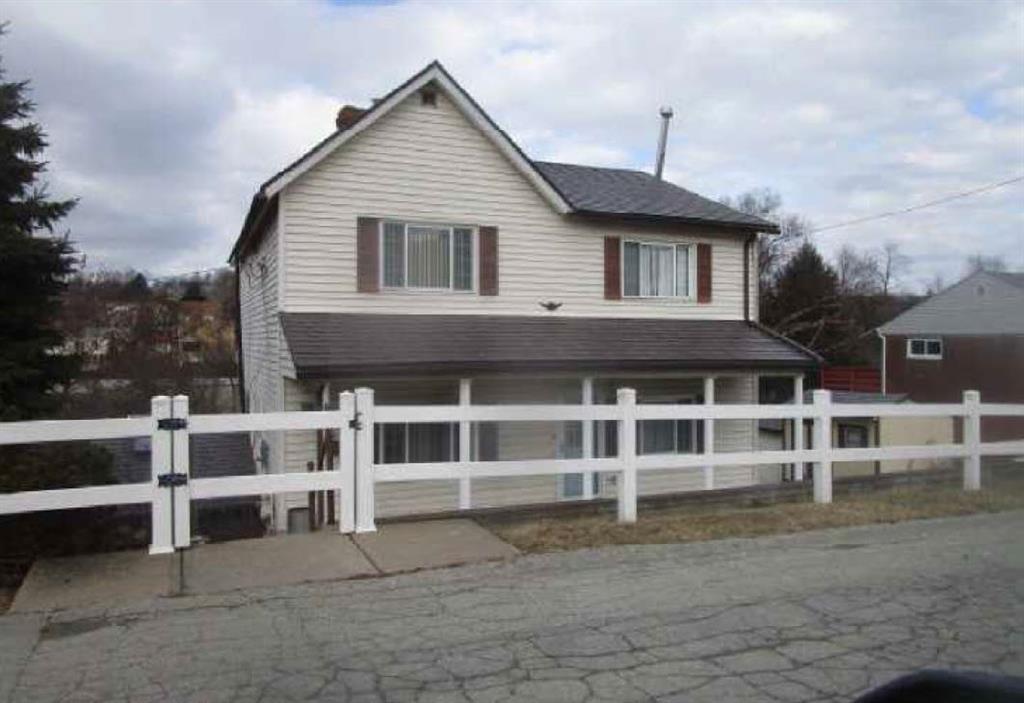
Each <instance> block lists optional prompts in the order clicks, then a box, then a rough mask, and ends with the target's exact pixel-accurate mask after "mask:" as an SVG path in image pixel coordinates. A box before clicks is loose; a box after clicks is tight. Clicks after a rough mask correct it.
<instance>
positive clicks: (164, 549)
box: [149, 395, 174, 554]
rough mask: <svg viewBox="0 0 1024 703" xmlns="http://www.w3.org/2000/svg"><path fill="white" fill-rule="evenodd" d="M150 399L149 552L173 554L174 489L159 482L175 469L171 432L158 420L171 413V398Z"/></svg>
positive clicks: (160, 396) (158, 397) (159, 396)
mask: <svg viewBox="0 0 1024 703" xmlns="http://www.w3.org/2000/svg"><path fill="white" fill-rule="evenodd" d="M149 402H150V408H151V410H150V415H151V419H152V421H153V424H152V429H151V430H150V440H149V465H150V473H151V476H152V485H153V500H152V503H151V507H150V530H151V538H150V544H149V553H150V554H170V553H171V552H173V551H174V542H173V540H172V538H171V492H170V490H168V489H167V488H161V487H160V486H158V485H157V477H158V476H159V475H160V474H162V473H167V472H168V471H170V470H171V433H170V432H168V431H167V430H161V429H158V428H157V423H158V422H159V421H160V420H165V419H167V418H169V417H170V416H171V399H170V398H168V397H167V396H166V395H158V396H154V397H153V398H151V399H150V401H149Z"/></svg>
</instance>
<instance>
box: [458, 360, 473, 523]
mask: <svg viewBox="0 0 1024 703" xmlns="http://www.w3.org/2000/svg"><path fill="white" fill-rule="evenodd" d="M472 383H473V381H472V379H468V378H460V379H459V406H460V407H462V408H468V407H469V404H470V403H471V402H472V392H473V386H472ZM471 431H472V423H470V422H469V420H462V421H460V422H459V463H462V464H466V463H468V462H469V461H471V460H472V458H473V456H472V447H473V442H472V439H473V437H472V435H471ZM472 502H473V495H472V489H471V487H470V483H469V476H462V477H461V478H459V510H469V508H470V507H471V506H472Z"/></svg>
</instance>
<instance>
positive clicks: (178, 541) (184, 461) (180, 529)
mask: <svg viewBox="0 0 1024 703" xmlns="http://www.w3.org/2000/svg"><path fill="white" fill-rule="evenodd" d="M171 416H172V417H173V418H175V419H179V420H184V421H185V428H184V429H181V430H175V431H173V432H169V433H165V434H170V435H171V446H172V447H173V448H174V452H173V455H174V462H173V465H172V468H171V470H172V471H173V472H174V473H176V474H184V476H185V478H184V482H183V483H182V484H181V485H180V486H176V487H174V488H170V489H168V488H165V489H164V490H165V491H168V492H170V491H174V498H173V501H172V503H173V504H174V546H175V547H177V548H178V549H182V548H185V547H189V546H191V545H192V520H191V515H192V490H191V487H190V484H189V455H188V396H187V395H176V396H174V398H173V399H172V400H171Z"/></svg>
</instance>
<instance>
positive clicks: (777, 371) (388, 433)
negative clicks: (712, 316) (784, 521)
mask: <svg viewBox="0 0 1024 703" xmlns="http://www.w3.org/2000/svg"><path fill="white" fill-rule="evenodd" d="M282 328H283V330H284V334H285V340H286V342H287V349H288V352H289V354H290V357H291V361H292V362H293V366H294V372H293V373H291V374H289V375H288V376H289V377H286V378H285V379H284V396H285V398H284V400H285V407H284V409H286V410H302V409H307V410H314V409H320V408H323V407H333V405H334V404H335V403H337V395H338V393H339V392H341V391H343V390H351V389H355V388H357V387H365V388H372V389H373V390H374V393H375V402H376V403H377V404H379V405H428V404H440V405H454V404H464V405H470V404H472V405H503V404H504V405H509V404H515V405H526V404H582V405H587V404H605V403H614V402H615V396H616V392H617V390H618V389H620V388H633V389H635V390H636V393H637V402H639V403H687V404H715V403H742V404H751V403H758V402H760V390H759V386H760V382H761V379H762V377H766V376H783V377H786V378H788V379H789V383H790V385H791V387H792V394H791V395H790V396H789V398H791V399H793V400H794V402H801V401H802V397H803V387H802V379H803V374H804V372H805V371H807V370H808V369H809V368H812V367H814V366H815V365H816V364H817V362H818V359H817V358H816V357H814V355H812V354H810V353H809V352H807V351H806V350H804V349H802V348H801V347H798V346H797V345H795V344H793V343H792V342H790V341H788V340H786V339H784V338H781V337H779V336H777V335H774V334H772V333H771V332H769V331H767V330H765V329H764V328H762V327H760V326H758V325H757V324H755V323H751V322H747V321H743V320H707V319H637V318H621V319H620V318H585V317H566V316H531V317H517V316H496V315H393V314H392V315H376V314H347V313H345V314H320V313H285V314H283V315H282ZM614 425H615V423H614V421H613V422H604V421H594V422H580V421H575V422H551V421H545V422H532V421H529V420H527V421H516V422H461V423H433V424H422V423H421V424H413V425H396V424H385V425H382V426H380V428H379V429H377V430H376V432H375V437H374V462H375V463H378V464H389V463H394V464H407V463H418V462H448V461H474V460H478V461H503V460H530V459H536V460H545V459H572V458H601V457H605V456H613V455H615V454H616V451H617V447H616V436H617V433H616V431H615V429H614ZM797 431H798V432H800V431H802V428H799V429H798V430H797ZM797 439H798V440H799V437H797ZM759 448H760V439H759V428H758V425H757V423H756V421H753V420H717V421H714V422H703V421H700V420H685V421H676V420H646V421H641V422H639V423H638V425H637V451H638V453H640V454H644V455H649V454H666V455H669V454H678V453H702V452H708V453H712V452H733V451H751V450H756V449H759ZM280 451H281V458H282V461H281V466H282V469H283V470H285V471H303V470H306V467H307V465H308V464H309V462H315V461H316V460H317V458H318V456H317V454H318V452H317V441H316V437H315V436H312V433H308V432H307V433H297V432H290V433H287V437H286V438H284V441H283V442H282V446H281V449H280ZM790 473H791V474H792V473H793V472H790ZM782 476H783V469H782V467H755V466H739V467H734V466H730V467H728V468H725V467H722V468H719V469H717V470H716V469H714V468H712V467H711V466H708V467H704V468H703V469H701V470H687V471H679V470H670V471H660V470H651V471H645V472H643V476H642V477H641V479H640V482H639V485H638V487H637V488H638V492H639V493H640V494H641V495H644V494H646V495H650V494H655V493H671V492H680V491H693V490H702V489H710V488H724V487H730V486H741V485H749V484H753V483H760V482H766V481H778V480H780V479H781V477H782ZM616 490H617V486H616V477H615V476H614V475H600V474H591V473H581V474H571V475H567V476H558V477H556V476H544V475H540V476H515V477H500V478H496V477H489V478H479V479H474V478H473V477H472V476H469V477H465V478H460V479H459V480H457V481H456V480H438V481H433V480H430V481H416V482H409V483H405V482H401V481H399V482H394V483H390V482H389V483H388V484H387V485H384V486H381V487H380V489H379V490H378V491H377V493H376V502H377V514H378V515H380V516H382V517H384V516H396V515H413V514H422V513H431V512H438V511H451V510H466V509H470V508H485V507H487V508H490V507H503V506H511V505H522V504H537V503H549V502H555V501H560V500H590V499H593V498H597V497H602V498H603V497H614V496H615V495H616ZM285 500H286V499H283V498H282V499H279V501H285ZM304 505H305V501H304V499H303V497H302V496H298V497H297V498H296V500H295V501H294V502H289V503H288V504H287V505H286V504H279V505H277V506H275V513H277V514H276V515H275V518H274V522H275V525H277V526H278V527H279V529H280V526H281V525H282V516H284V515H286V513H287V511H288V510H289V509H292V508H293V507H294V508H296V509H301V508H303V507H304ZM284 524H286V522H285V523H284Z"/></svg>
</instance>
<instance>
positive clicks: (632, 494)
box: [616, 388, 636, 522]
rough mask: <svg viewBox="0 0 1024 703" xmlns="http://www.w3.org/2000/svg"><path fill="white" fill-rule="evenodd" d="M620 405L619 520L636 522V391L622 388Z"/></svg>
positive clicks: (618, 398)
mask: <svg viewBox="0 0 1024 703" xmlns="http://www.w3.org/2000/svg"><path fill="white" fill-rule="evenodd" d="M616 399H617V400H618V406H619V461H620V462H622V472H621V473H620V474H619V475H620V477H621V478H620V480H619V522H636V391H635V390H633V389H632V388H620V389H619V390H618V393H617V394H616Z"/></svg>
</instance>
